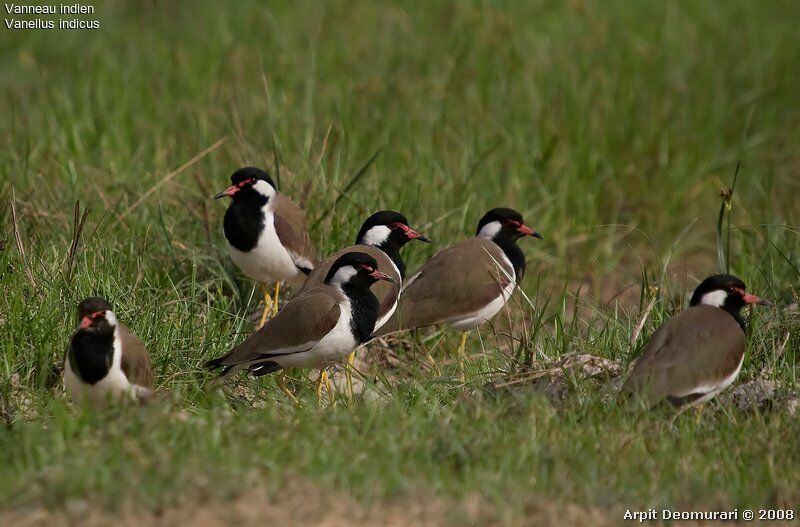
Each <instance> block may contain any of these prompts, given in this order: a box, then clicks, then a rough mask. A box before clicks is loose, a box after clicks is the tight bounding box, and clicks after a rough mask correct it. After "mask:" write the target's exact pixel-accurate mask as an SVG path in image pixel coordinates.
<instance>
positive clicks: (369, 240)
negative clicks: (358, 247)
mask: <svg viewBox="0 0 800 527" xmlns="http://www.w3.org/2000/svg"><path fill="white" fill-rule="evenodd" d="M391 234H392V229H390V228H389V227H387V226H386V225H375V226H374V227H370V229H369V230H368V231H367V232H365V233H364V236H362V237H361V243H363V244H364V245H372V246H373V247H378V246H380V245H381V244H382V243H383V242H385V241H386V240H388V239H389V235H391Z"/></svg>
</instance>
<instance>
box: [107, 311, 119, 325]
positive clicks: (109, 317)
mask: <svg viewBox="0 0 800 527" xmlns="http://www.w3.org/2000/svg"><path fill="white" fill-rule="evenodd" d="M105 319H106V322H108V324H109V325H110V326H111V327H116V326H117V317H116V315H114V312H113V311H111V310H110V309H109V310H107V311H106V314H105Z"/></svg>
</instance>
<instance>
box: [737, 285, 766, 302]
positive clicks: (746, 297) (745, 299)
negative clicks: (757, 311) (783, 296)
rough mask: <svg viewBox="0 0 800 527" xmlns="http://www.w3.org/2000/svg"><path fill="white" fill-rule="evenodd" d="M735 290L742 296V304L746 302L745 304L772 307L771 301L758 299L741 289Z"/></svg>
mask: <svg viewBox="0 0 800 527" xmlns="http://www.w3.org/2000/svg"><path fill="white" fill-rule="evenodd" d="M734 290H735V291H736V292H737V293H739V294H740V295H742V302H744V303H745V304H758V305H759V306H771V305H772V302H770V301H769V300H767V299H765V298H761V297H758V296H756V295H751V294H750V293H748V292H747V291H745V290H744V289H741V288H739V287H735V288H734Z"/></svg>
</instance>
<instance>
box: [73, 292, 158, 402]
mask: <svg viewBox="0 0 800 527" xmlns="http://www.w3.org/2000/svg"><path fill="white" fill-rule="evenodd" d="M64 387H65V389H66V391H67V393H68V394H69V395H70V396H71V397H72V398H73V399H74V400H76V401H78V402H81V401H87V402H89V403H91V404H103V403H105V402H107V401H109V400H110V399H130V400H144V399H147V398H148V397H149V396H150V395H151V393H152V389H153V370H152V368H151V366H150V357H149V356H148V354H147V350H146V349H145V346H144V343H143V342H142V341H141V340H140V339H139V338H138V337H137V336H136V335H134V334H133V333H131V331H130V330H129V329H128V328H126V327H125V326H123V325H122V324H121V323H120V322H119V321H118V320H117V317H116V316H115V315H114V312H113V311H112V310H111V304H109V303H108V301H106V300H104V299H102V298H87V299H85V300H83V301H82V302H81V303H80V304H78V329H77V330H76V331H75V333H74V334H73V335H72V338H71V339H70V343H69V346H68V348H67V353H66V356H65V357H64Z"/></svg>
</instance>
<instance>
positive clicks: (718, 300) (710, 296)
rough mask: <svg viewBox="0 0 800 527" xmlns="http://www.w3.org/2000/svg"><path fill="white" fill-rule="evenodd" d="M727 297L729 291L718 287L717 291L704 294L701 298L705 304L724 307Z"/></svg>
mask: <svg viewBox="0 0 800 527" xmlns="http://www.w3.org/2000/svg"><path fill="white" fill-rule="evenodd" d="M727 298H728V293H727V291H723V290H722V289H717V290H716V291H711V292H710V293H706V294H704V295H703V296H702V298H700V303H701V304H703V305H705V306H714V307H722V306H724V305H725V300H726V299H727Z"/></svg>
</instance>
